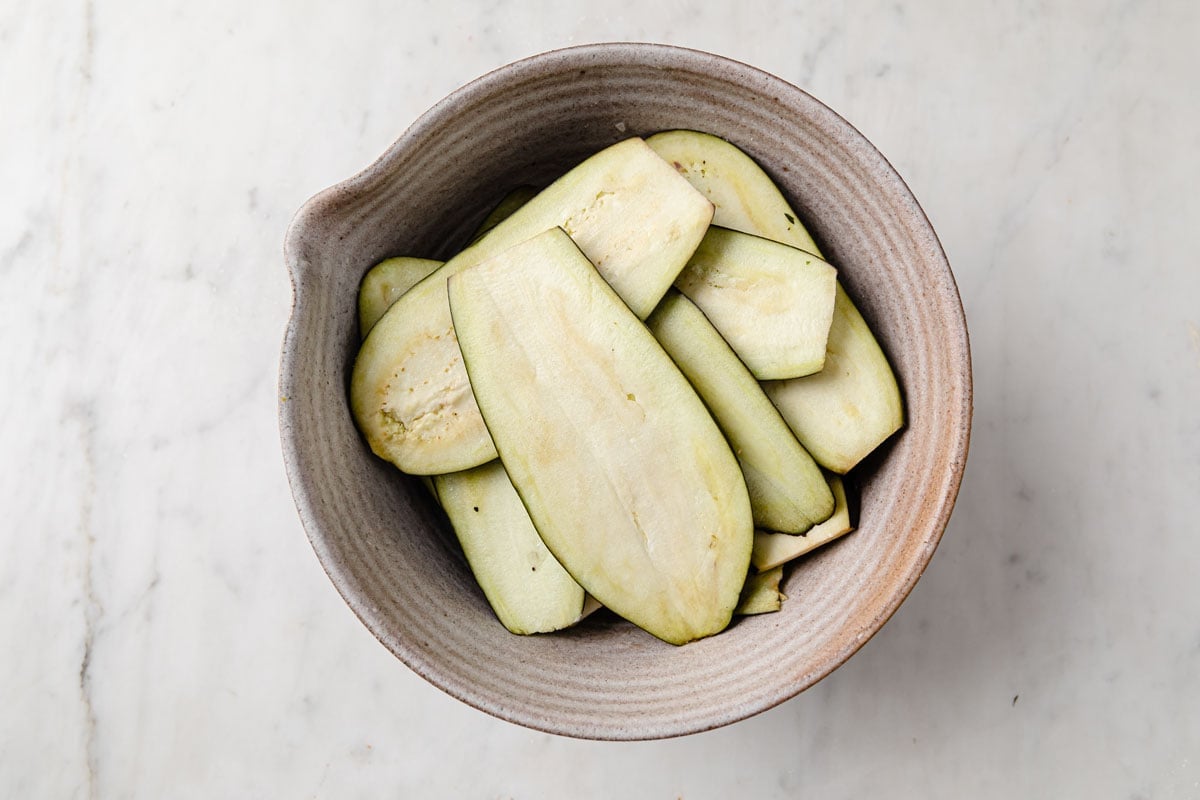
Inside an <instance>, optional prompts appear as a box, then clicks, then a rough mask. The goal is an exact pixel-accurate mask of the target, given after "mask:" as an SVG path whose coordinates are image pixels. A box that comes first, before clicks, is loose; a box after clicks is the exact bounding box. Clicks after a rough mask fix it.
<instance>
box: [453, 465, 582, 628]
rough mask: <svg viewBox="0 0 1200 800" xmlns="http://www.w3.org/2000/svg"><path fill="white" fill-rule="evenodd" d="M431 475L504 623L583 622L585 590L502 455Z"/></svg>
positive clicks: (524, 625)
mask: <svg viewBox="0 0 1200 800" xmlns="http://www.w3.org/2000/svg"><path fill="white" fill-rule="evenodd" d="M434 482H435V483H436V485H437V495H438V499H439V500H440V501H441V503H442V508H444V509H445V510H446V516H448V517H449V518H450V523H451V524H452V525H453V526H454V533H455V535H456V536H457V537H458V541H459V544H461V545H462V549H463V553H464V554H465V555H466V557H467V563H468V564H469V565H470V567H471V572H472V573H473V574H474V575H475V580H476V581H477V582H478V583H479V587H480V588H481V589H483V594H484V596H485V597H487V600H488V603H489V604H490V605H491V607H492V610H493V611H495V612H496V617H497V618H499V620H500V622H501V623H502V624H503V625H504V627H506V628H508V629H509V630H510V631H512V632H513V633H546V632H549V631H556V630H561V629H562V628H566V627H568V626H570V625H574V624H575V623H576V622H577V621H579V619H580V618H581V616H582V613H583V589H582V588H580V586H579V584H578V583H576V582H575V581H574V580H573V579H572V578H571V576H570V575H568V574H567V571H566V570H564V569H563V568H562V566H561V565H560V564H559V563H558V561H556V560H555V558H554V556H552V555H551V554H550V551H549V550H547V549H546V545H544V544H542V540H541V538H540V537H539V536H538V533H537V531H536V530H535V529H534V527H533V523H532V522H530V520H529V514H528V513H527V512H526V511H525V506H523V505H522V504H521V498H520V497H518V496H517V493H516V491H515V490H514V489H513V487H512V483H511V482H509V480H508V475H507V474H506V473H505V472H504V467H503V466H502V465H501V464H500V462H499V461H490V462H488V463H487V464H484V465H483V466H481V467H475V468H474V469H469V470H464V471H462V472H451V473H449V474H448V475H439V476H437V477H436V478H434Z"/></svg>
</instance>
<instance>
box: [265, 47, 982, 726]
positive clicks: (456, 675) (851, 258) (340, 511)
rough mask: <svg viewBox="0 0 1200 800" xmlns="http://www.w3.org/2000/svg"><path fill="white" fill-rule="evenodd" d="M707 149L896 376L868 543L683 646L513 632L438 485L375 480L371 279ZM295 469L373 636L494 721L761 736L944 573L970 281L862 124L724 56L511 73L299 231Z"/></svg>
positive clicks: (589, 631) (290, 380) (864, 521)
mask: <svg viewBox="0 0 1200 800" xmlns="http://www.w3.org/2000/svg"><path fill="white" fill-rule="evenodd" d="M672 128H690V129H695V130H702V131H707V132H709V133H713V134H716V135H718V136H721V137H724V138H726V139H728V140H730V141H732V142H734V143H735V144H737V145H738V146H739V147H741V148H742V149H743V150H745V151H747V152H748V153H749V154H750V155H751V156H753V157H754V158H755V159H756V160H757V161H758V162H759V163H760V164H761V165H762V166H763V167H764V168H765V169H766V171H767V172H768V173H769V174H770V175H771V176H772V177H773V178H774V179H775V180H776V181H777V182H778V184H779V185H780V187H781V188H782V189H783V191H784V192H785V194H787V195H788V196H789V198H790V199H791V200H792V203H793V206H794V208H796V209H797V210H798V211H799V213H800V214H801V215H802V217H803V221H804V222H805V223H806V224H807V225H808V227H809V230H810V231H811V232H812V234H813V235H814V237H815V238H816V240H817V242H818V244H819V245H820V247H821V249H822V250H823V251H824V253H825V254H826V256H827V257H828V258H829V260H830V261H831V262H832V263H833V264H835V265H836V266H837V267H838V269H839V271H840V278H841V280H842V282H843V285H844V286H845V287H846V289H847V291H848V292H849V293H850V295H851V297H853V298H854V299H855V301H856V302H857V304H858V306H859V308H860V309H861V310H862V312H863V315H864V316H865V317H866V319H867V320H868V322H869V323H870V325H871V326H872V328H873V330H874V331H875V332H876V334H877V336H878V338H879V340H880V342H881V344H882V345H883V348H884V350H885V351H886V353H887V354H888V356H889V358H890V359H891V362H892V364H893V365H894V367H895V371H896V375H897V378H898V379H899V381H900V384H901V389H902V392H903V394H904V399H905V403H906V408H907V415H908V420H907V425H906V427H905V428H904V430H903V431H902V432H900V433H899V434H898V435H896V436H895V437H893V438H892V439H891V440H890V441H889V442H888V443H887V444H886V445H885V446H884V447H883V448H881V449H880V450H879V451H878V452H877V453H876V454H874V455H873V456H872V457H871V458H870V459H869V460H868V462H866V463H864V464H863V465H860V467H859V468H857V469H856V471H855V472H854V473H852V474H853V475H854V478H855V479H854V482H853V487H854V489H855V493H856V494H857V497H858V514H857V517H858V530H857V531H856V532H855V533H853V534H852V535H850V536H847V537H845V538H844V539H842V540H840V541H838V542H836V543H835V544H833V545H830V546H828V547H826V548H824V549H822V550H819V551H817V552H816V553H814V554H812V555H811V556H809V557H807V558H805V559H803V560H802V561H800V562H798V563H797V564H795V565H794V566H793V567H792V568H791V569H790V570H789V571H788V573H787V578H786V581H785V583H784V587H783V588H784V591H785V592H786V594H787V595H788V598H789V599H788V600H787V602H785V603H784V605H783V610H782V611H780V612H778V613H774V614H764V615H761V616H755V617H747V618H743V619H740V620H736V621H735V623H734V624H733V625H732V626H731V627H730V628H729V629H727V630H726V631H725V632H723V633H721V634H720V635H717V636H713V637H711V638H708V639H704V640H701V641H697V642H693V643H691V644H688V645H685V646H683V647H674V646H672V645H669V644H664V643H663V642H661V641H659V640H657V639H655V638H653V637H652V636H650V635H649V634H647V633H645V632H643V631H641V630H639V629H637V628H635V627H633V626H632V625H630V624H628V623H626V622H623V621H621V620H619V619H617V618H615V617H613V616H611V615H608V614H606V613H603V612H602V613H600V614H598V615H594V616H593V617H592V618H589V619H588V620H586V621H585V622H584V623H583V624H581V625H579V626H578V627H576V628H574V629H572V630H569V631H565V632H561V633H556V634H549V635H539V636H516V635H513V634H510V633H508V632H507V631H506V630H505V629H504V628H503V627H501V626H500V624H499V623H498V622H497V621H496V618H495V617H494V615H493V614H492V612H491V611H490V609H489V608H488V605H487V603H486V602H485V600H484V598H483V595H482V593H481V592H480V590H479V589H478V588H477V587H476V585H475V583H474V581H473V579H472V578H471V575H470V573H469V571H468V570H467V568H466V566H465V562H464V560H463V558H462V555H461V553H460V551H459V549H458V546H457V544H456V543H455V540H454V537H453V533H452V532H451V530H450V528H449V526H448V524H447V522H446V520H445V519H444V517H443V516H442V514H441V512H440V510H439V509H438V508H437V506H436V504H434V503H433V502H432V501H431V499H430V497H429V496H428V495H427V494H426V492H425V489H424V488H423V487H422V486H421V484H420V483H419V482H418V481H417V480H415V479H411V478H408V477H406V476H403V475H401V474H400V473H399V472H398V471H397V470H396V469H395V468H393V467H392V466H390V465H389V464H386V463H384V462H383V461H380V460H379V459H377V458H375V457H374V456H373V455H372V454H371V453H370V451H369V450H368V448H367V446H366V445H365V444H364V442H363V439H362V438H361V437H360V436H359V434H358V431H357V430H356V429H355V427H354V423H353V421H352V419H351V415H350V410H349V408H348V403H347V384H348V376H349V373H350V369H351V365H352V362H353V359H354V355H355V352H356V349H357V346H358V331H357V327H356V325H357V318H356V310H355V303H356V293H357V289H358V284H359V280H360V279H361V278H362V276H363V273H364V272H366V270H367V269H368V268H369V267H371V266H372V265H373V264H374V263H376V262H377V261H379V260H381V259H383V258H385V257H388V256H392V255H418V256H426V257H432V258H446V257H448V256H450V255H451V254H453V253H454V252H455V251H456V249H458V248H459V247H461V246H462V244H463V243H464V240H465V239H466V238H467V237H468V236H469V234H470V232H471V231H472V230H473V229H474V228H475V226H476V225H477V224H478V223H479V222H480V220H481V218H482V217H483V216H484V215H485V214H486V213H487V211H488V210H489V209H490V208H491V207H492V206H493V205H494V204H495V203H496V202H497V201H498V200H499V199H500V198H501V197H502V196H503V195H504V194H505V193H506V192H507V191H508V190H509V189H511V188H513V187H515V186H518V185H522V184H534V185H542V184H545V183H547V182H549V181H550V180H552V179H553V178H555V177H556V176H558V175H559V174H561V173H562V172H564V171H565V170H566V169H567V168H569V167H571V166H573V165H574V164H576V163H578V162H579V161H581V160H582V159H583V158H584V157H586V156H588V155H590V154H591V153H593V152H595V151H597V150H599V149H601V148H602V147H604V146H606V145H609V144H611V143H613V142H616V141H618V140H620V139H622V138H625V137H628V136H633V135H649V134H651V133H654V132H656V131H660V130H666V129H672ZM285 254H286V261H287V266H288V269H289V270H290V272H291V278H292V281H293V285H294V292H295V307H294V309H293V312H292V317H291V320H290V322H289V324H288V328H287V334H286V338H285V341H284V346H283V356H282V364H281V376H280V389H281V391H280V394H281V402H280V408H279V416H280V426H281V433H282V441H283V451H284V456H285V461H286V465H287V471H288V476H289V479H290V481H291V486H292V491H293V493H294V495H295V500H296V505H297V507H298V509H299V514H300V518H301V521H302V522H303V525H304V528H305V530H306V531H307V533H308V537H309V539H310V541H311V542H312V546H313V549H314V550H315V551H316V554H317V557H318V558H319V559H320V562H321V564H322V565H323V566H324V568H325V570H326V572H327V573H328V575H329V577H330V579H331V580H332V582H333V585H334V586H335V587H336V588H337V590H338V591H339V592H340V593H341V595H342V597H343V598H345V600H346V602H347V603H348V604H349V606H350V607H351V608H352V609H353V610H354V613H355V614H357V615H358V617H359V619H361V620H362V622H363V624H364V625H366V626H367V628H368V629H369V630H370V631H371V632H372V633H373V634H374V635H375V636H376V637H378V639H379V641H380V642H382V643H383V645H384V646H385V647H387V648H388V649H389V650H390V651H391V652H393V653H394V654H395V655H396V656H397V658H399V659H400V660H401V661H402V662H404V664H406V665H408V667H409V668H411V669H412V670H414V671H416V672H417V673H418V674H420V675H421V676H422V677H424V678H425V679H427V680H428V681H430V682H431V683H433V684H434V685H436V686H438V687H439V688H441V689H443V690H445V691H446V692H448V693H449V694H451V695H453V696H454V697H457V698H459V699H460V700H463V701H465V702H467V703H469V704H471V705H473V706H475V707H477V708H479V709H482V710H483V711H486V712H487V713H489V714H493V715H495V716H497V717H500V718H503V719H506V720H510V721H512V722H515V723H518V724H521V725H525V726H529V727H531V728H535V729H540V730H543V731H549V732H553V733H557V734H564V735H569V736H576V737H585V738H597V739H649V738H661V737H669V736H678V735H682V734H687V733H691V732H695V731H701V730H705V729H710V728H714V727H717V726H720V725H725V724H728V723H731V722H734V721H736V720H740V719H743V718H745V717H749V716H751V715H753V714H756V713H758V712H760V711H763V710H764V709H767V708H769V707H771V706H774V705H776V704H777V703H780V702H782V701H784V700H786V699H788V698H790V697H793V696H794V695H796V694H797V693H799V692H801V691H803V690H804V689H806V688H807V687H809V686H812V685H813V684H814V683H816V682H817V681H819V680H820V679H821V678H823V677H825V676H826V675H828V674H829V673H830V672H831V671H833V670H834V669H835V668H836V667H837V666H838V665H840V664H842V663H843V662H844V661H845V660H846V659H847V658H849V657H850V656H851V655H852V654H853V653H854V652H855V651H857V650H858V649H859V648H860V647H862V645H863V643H864V642H866V641H867V640H868V639H869V638H870V637H871V635H872V634H874V633H875V632H876V631H878V630H879V629H880V627H881V626H882V625H883V624H884V623H885V622H886V621H887V619H888V618H889V617H890V616H891V615H892V613H893V612H895V611H896V609H897V607H898V606H899V605H900V604H901V602H902V601H903V600H904V598H905V597H906V596H907V595H908V593H909V592H910V590H911V589H912V588H913V585H914V584H915V583H916V581H917V579H918V578H919V577H920V575H921V573H922V572H923V570H924V569H925V566H926V564H927V563H928V562H929V559H930V557H931V556H932V554H933V551H934V548H935V547H936V546H937V543H938V540H939V539H940V537H941V535H942V531H943V529H944V528H945V526H946V522H947V519H948V518H949V516H950V511H951V508H952V506H953V504H954V499H955V496H956V494H957V492H958V487H959V482H960V480H961V476H962V471H963V466H964V462H965V458H966V454H967V445H968V438H969V431H970V415H971V371H970V353H969V347H968V342H967V330H966V323H965V320H964V317H963V311H962V305H961V303H960V301H959V297H958V292H957V289H956V287H955V283H954V278H953V276H952V274H951V271H950V266H949V264H948V263H947V261H946V257H945V255H944V254H943V252H942V248H941V246H940V245H939V243H938V240H937V237H936V235H935V234H934V232H933V229H932V228H931V227H930V224H929V222H928V220H927V219H926V217H925V215H924V213H923V212H922V210H921V208H920V206H919V205H918V204H917V201H916V200H915V199H914V198H913V196H912V194H911V193H910V192H909V190H908V188H907V187H906V186H905V184H904V182H903V181H902V180H901V179H900V177H899V176H898V175H897V174H896V172H895V170H893V169H892V167H891V166H890V165H889V164H888V162H887V161H886V160H885V159H884V157H883V156H882V155H881V154H880V153H879V152H878V151H876V149H875V148H874V147H873V146H872V145H871V144H870V143H869V142H868V141H867V140H866V139H865V138H863V136H862V135H861V134H859V133H858V132H857V131H856V130H855V129H854V128H853V127H852V126H851V125H850V124H849V123H847V122H846V121H845V120H843V119H842V118H841V117H839V116H838V115H837V114H836V113H834V112H833V111H831V110H830V109H829V108H827V107H825V106H824V105H822V104H821V103H820V102H818V101H817V100H815V99H813V98H812V97H811V96H809V95H808V94H806V93H804V92H803V91H801V90H800V89H798V88H796V87H794V86H792V85H790V84H788V83H786V82H784V81H783V80H780V79H779V78H776V77H774V76H772V75H769V74H767V73H764V72H761V71H759V70H757V69H754V68H752V67H749V66H746V65H744V64H741V63H737V62H734V61H730V60H727V59H724V58H721V57H718V56H714V55H709V54H706V53H700V52H696V51H691V50H683V49H679V48H674V47H667V46H662V45H650V44H609V45H588V46H583V47H575V48H570V49H566V50H559V51H554V52H550V53H545V54H542V55H539V56H535V57H533V58H529V59H526V60H523V61H519V62H516V63H514V64H510V65H508V66H505V67H503V68H501V69H498V70H496V71H494V72H491V73H489V74H487V75H485V76H483V77H482V78H479V79H478V80H476V81H474V82H473V83H470V84H468V85H467V86H465V87H463V88H461V89H459V90H458V91H456V92H454V93H453V94H451V95H450V96H449V97H447V98H446V99H444V100H442V101H441V102H440V103H438V104H437V105H436V106H434V107H433V108H432V109H430V110H429V111H428V112H427V113H425V114H424V115H423V116H422V117H421V118H420V119H418V120H417V121H416V122H415V123H414V124H413V125H412V127H410V128H409V129H408V130H407V131H406V132H404V134H403V135H402V136H401V137H400V138H399V139H398V140H397V141H396V143H395V144H393V145H392V146H391V147H390V148H389V149H388V150H387V152H386V153H384V154H383V156H382V157H381V158H380V159H379V160H378V161H376V162H375V163H374V164H372V165H371V166H370V167H368V168H367V169H366V170H364V171H363V172H361V173H359V174H358V175H356V176H354V177H352V178H350V179H349V180H347V181H345V182H344V183H340V184H338V185H337V186H334V187H332V188H330V189H328V190H326V191H324V192H321V193H320V194H319V195H317V196H316V197H314V198H313V199H312V200H310V201H309V202H308V203H306V204H305V205H304V207H303V208H302V209H300V211H299V212H298V214H297V215H296V217H295V219H294V221H293V222H292V225H291V227H290V229H289V231H288V233H287V240H286V247H285Z"/></svg>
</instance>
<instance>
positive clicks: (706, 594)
mask: <svg viewBox="0 0 1200 800" xmlns="http://www.w3.org/2000/svg"><path fill="white" fill-rule="evenodd" d="M448 289H449V299H450V307H451V311H452V315H453V320H454V326H455V330H456V332H457V336H458V340H459V345H460V346H461V348H462V353H463V356H464V359H465V362H466V368H467V372H468V373H469V375H470V380H471V385H472V387H473V389H474V392H475V396H476V398H477V400H478V403H479V408H480V409H481V411H482V413H483V417H484V419H485V420H486V421H487V426H488V429H489V431H490V432H491V436H492V439H493V441H494V442H495V444H496V448H497V450H498V451H499V454H500V458H501V461H502V462H503V464H504V467H505V469H506V470H507V472H508V475H509V478H510V479H511V480H512V483H513V486H515V487H516V490H517V492H518V494H519V495H520V497H521V500H522V501H523V502H524V504H525V507H526V509H527V510H528V511H529V516H530V518H531V519H532V520H533V523H534V525H535V527H536V528H537V531H538V533H539V534H540V536H541V538H542V540H543V541H544V542H545V544H546V546H547V547H548V548H549V549H550V551H551V552H552V553H554V555H555V557H556V558H557V559H558V561H559V563H561V564H562V565H563V567H565V568H566V570H567V571H568V572H569V573H570V574H571V575H572V577H574V578H575V580H576V581H577V582H578V583H579V584H580V585H581V586H583V588H584V589H585V590H586V591H587V592H588V593H589V594H590V595H592V596H593V597H594V598H595V599H596V600H598V601H599V602H600V603H602V604H603V605H604V606H605V607H607V608H609V609H611V610H613V611H614V612H615V613H617V614H619V615H621V616H623V617H625V618H626V619H628V620H629V621H631V622H633V623H634V624H636V625H638V626H639V627H642V628H644V629H645V630H647V631H648V632H650V633H651V634H653V635H655V636H657V637H659V638H660V639H662V640H664V641H667V642H670V643H673V644H684V643H686V642H689V641H692V640H694V639H698V638H701V637H704V636H709V635H712V634H714V633H717V632H719V631H721V630H723V629H724V628H725V627H726V625H728V623H729V620H730V618H731V615H732V613H733V610H734V608H735V607H736V606H737V603H738V597H739V594H740V591H741V588H742V586H743V584H744V582H745V578H746V571H747V568H748V565H749V556H750V547H751V544H752V540H753V519H752V516H751V511H750V501H749V496H748V493H747V490H746V484H745V481H744V479H743V478H742V473H741V470H740V469H739V467H738V463H737V460H736V458H735V457H734V455H733V452H732V450H731V449H730V447H729V444H728V443H727V442H726V440H725V437H724V436H723V435H722V434H721V431H720V429H719V428H718V427H717V425H716V423H715V422H714V421H713V419H712V417H711V416H710V415H709V413H708V411H707V409H706V408H705V406H704V404H703V402H702V401H701V400H700V398H699V397H698V396H697V395H696V392H695V390H694V389H693V388H692V387H691V385H690V384H689V383H688V381H687V379H686V378H685V377H684V376H683V374H682V373H680V371H679V370H678V369H677V368H676V366H675V364H674V363H672V361H671V360H670V358H669V357H668V356H667V354H666V353H665V352H664V351H663V349H662V347H661V346H660V345H659V344H658V342H657V341H655V339H654V337H653V336H652V335H651V334H650V332H649V331H648V330H647V329H646V327H645V326H644V325H643V324H642V323H641V322H640V321H639V320H638V318H637V317H636V316H635V315H634V314H633V313H632V312H631V311H630V309H629V308H628V307H627V306H626V305H625V304H624V303H623V302H622V301H621V299H620V298H619V297H618V296H617V294H616V293H614V291H613V290H612V288H611V287H610V286H609V285H608V284H607V283H606V282H605V281H604V280H603V279H602V278H601V276H600V274H599V273H598V272H597V271H596V269H595V268H593V266H592V264H591V263H590V262H589V261H588V259H587V258H586V257H585V256H584V255H583V253H581V252H580V250H579V249H578V248H577V247H576V246H575V244H574V243H573V242H572V241H571V239H570V238H569V237H568V236H567V235H566V234H565V233H563V232H562V231H561V230H551V231H548V232H546V233H545V234H542V235H539V236H537V237H535V238H534V239H531V240H529V241H527V242H525V243H523V244H521V245H519V246H518V247H515V248H512V249H511V250H508V251H506V252H505V253H503V254H501V255H499V256H497V257H495V258H492V259H490V260H488V261H486V262H484V263H482V264H479V265H478V266H476V267H474V268H472V269H469V270H464V271H461V272H459V273H458V274H456V275H454V276H453V277H451V278H450V280H449V281H448Z"/></svg>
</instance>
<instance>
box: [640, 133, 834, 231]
mask: <svg viewBox="0 0 1200 800" xmlns="http://www.w3.org/2000/svg"><path fill="white" fill-rule="evenodd" d="M646 144H648V145H650V147H651V148H653V150H654V152H656V153H658V154H659V155H660V156H662V158H663V160H664V161H667V162H668V163H670V164H671V166H673V167H675V169H676V171H678V172H679V174H680V175H682V176H683V177H685V178H687V179H688V181H689V182H690V183H691V184H692V186H695V187H696V189H697V190H698V191H699V192H700V193H701V194H703V195H704V196H705V197H707V198H708V199H709V201H710V202H711V203H712V204H713V205H714V206H716V207H717V209H718V211H717V215H718V216H717V218H715V219H714V220H713V221H714V223H715V224H717V225H721V226H723V227H726V228H733V229H734V230H738V231H744V232H746V233H753V234H755V235H756V236H763V237H765V238H767V239H771V240H772V241H776V242H783V243H784V244H790V245H791V246H792V247H798V248H800V249H801V250H807V251H808V252H810V253H815V254H817V255H820V252H819V251H818V250H817V245H816V242H814V241H813V239H812V237H811V236H809V234H808V231H807V230H805V228H804V225H803V223H801V222H800V220H799V218H798V217H797V216H796V212H794V211H792V209H791V207H790V206H789V205H788V202H787V200H785V199H784V197H783V195H782V194H780V192H779V189H778V188H776V186H775V182H774V181H772V180H771V178H770V176H768V175H767V173H765V172H763V170H762V167H760V166H758V164H756V163H755V162H754V159H752V158H750V157H749V156H748V155H746V154H745V153H743V152H742V151H741V150H740V149H738V148H737V147H736V146H734V145H732V144H730V143H729V142H727V141H725V140H724V139H721V138H718V137H716V136H713V135H712V134H709V133H700V132H698V131H664V132H662V133H656V134H654V135H653V136H651V137H649V138H647V139H646Z"/></svg>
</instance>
